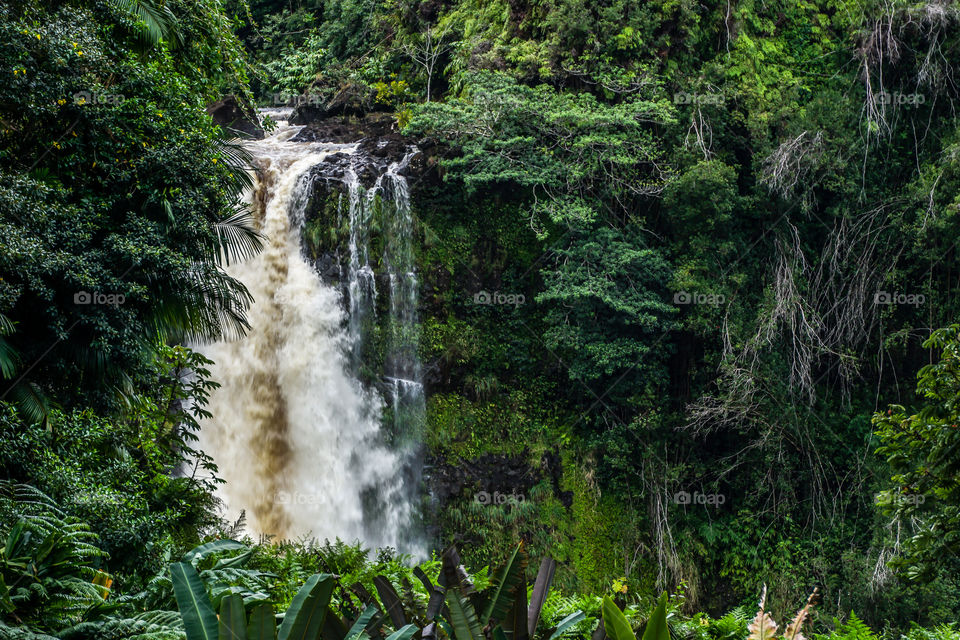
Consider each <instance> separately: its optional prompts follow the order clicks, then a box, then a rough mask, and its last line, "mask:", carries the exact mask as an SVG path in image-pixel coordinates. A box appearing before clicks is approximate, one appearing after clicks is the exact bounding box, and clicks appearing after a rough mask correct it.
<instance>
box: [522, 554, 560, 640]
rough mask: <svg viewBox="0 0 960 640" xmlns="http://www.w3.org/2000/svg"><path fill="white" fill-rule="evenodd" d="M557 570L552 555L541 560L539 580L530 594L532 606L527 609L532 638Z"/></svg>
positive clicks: (529, 630) (528, 629) (538, 572)
mask: <svg viewBox="0 0 960 640" xmlns="http://www.w3.org/2000/svg"><path fill="white" fill-rule="evenodd" d="M556 571H557V561H556V560H554V559H553V558H551V557H550V556H544V557H543V560H541V561H540V570H539V571H537V580H536V582H534V584H533V593H531V594H530V606H529V608H528V610H527V634H528V635H529V636H530V637H531V638H532V637H534V635H536V633H537V623H538V622H539V621H540V611H541V610H542V609H543V603H544V602H546V601H547V594H548V593H550V585H551V584H553V574H554V573H556Z"/></svg>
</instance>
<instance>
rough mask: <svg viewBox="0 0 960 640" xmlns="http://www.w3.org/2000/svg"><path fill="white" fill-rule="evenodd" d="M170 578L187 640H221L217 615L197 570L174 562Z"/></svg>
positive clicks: (190, 565) (185, 563) (185, 564)
mask: <svg viewBox="0 0 960 640" xmlns="http://www.w3.org/2000/svg"><path fill="white" fill-rule="evenodd" d="M170 577H171V578H172V580H173V595H174V597H175V598H176V599H177V608H178V609H180V617H181V618H183V629H184V631H186V633H187V640H219V629H218V626H217V614H216V613H214V612H213V607H212V606H211V605H210V598H208V597H207V590H206V589H205V588H204V587H203V582H201V581H200V576H199V575H198V574H197V570H196V569H194V568H193V565H192V564H190V563H188V562H174V563H172V564H171V565H170Z"/></svg>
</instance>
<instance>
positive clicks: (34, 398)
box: [0, 0, 960, 640]
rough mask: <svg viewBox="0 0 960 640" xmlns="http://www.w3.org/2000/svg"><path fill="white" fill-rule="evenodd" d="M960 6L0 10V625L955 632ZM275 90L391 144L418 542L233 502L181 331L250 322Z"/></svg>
mask: <svg viewBox="0 0 960 640" xmlns="http://www.w3.org/2000/svg"><path fill="white" fill-rule="evenodd" d="M958 26H960V7H958V6H957V5H955V4H954V3H953V2H952V1H950V0H922V1H920V2H914V1H912V0H859V1H854V0H810V1H807V0H766V1H765V2H754V1H753V0H739V1H737V2H734V1H732V0H725V1H717V0H644V1H642V2H641V1H630V0H595V1H594V2H585V1H584V0H482V1H481V0H2V1H0V42H2V48H0V73H2V74H3V76H4V80H5V82H4V85H3V87H2V88H0V374H2V377H3V380H2V381H0V382H2V384H0V389H2V391H0V470H2V473H0V514H2V518H0V638H11V639H12V638H17V639H21V638H22V639H25V640H26V639H31V638H51V637H53V638H63V639H85V638H91V639H93V638H98V639H99V638H138V639H144V640H145V639H147V638H186V639H187V640H197V639H203V640H209V639H210V638H221V639H224V638H237V639H242V638H245V637H251V638H253V637H256V638H260V637H265V638H275V637H279V638H281V640H286V639H287V638H294V637H295V638H304V639H307V638H310V639H317V638H321V637H322V638H323V640H353V639H355V638H359V639H360V640H382V638H384V637H386V638H387V640H410V638H416V639H417V640H421V639H422V640H487V639H488V640H528V638H530V639H535V640H541V639H542V640H558V639H559V638H561V637H568V638H584V639H586V638H591V640H603V639H604V638H605V637H606V636H610V637H611V640H635V639H636V637H641V636H637V635H636V634H642V638H643V640H670V639H671V638H672V639H673V640H746V639H747V638H748V637H749V638H750V640H768V639H772V638H784V640H802V639H803V638H804V635H803V634H807V637H816V638H817V639H818V640H875V639H877V638H880V637H883V638H900V637H906V638H909V640H956V639H958V638H960V627H958V626H957V623H958V616H960V429H958V427H957V424H958V422H960V416H958V413H960V324H957V323H958V322H960V265H957V257H958V247H957V245H958V243H960V115H958V113H957V111H956V107H957V106H958V105H960V84H958V83H960V78H958V77H956V73H955V67H956V66H957V64H958V62H960V50H958V47H960V39H958V34H960V30H958ZM224 101H226V102H227V103H228V104H231V105H234V107H235V112H234V113H233V115H232V116H231V117H230V118H227V120H232V122H225V121H224V118H223V117H222V116H220V115H218V113H219V112H217V111H216V110H215V109H213V108H211V105H214V104H224ZM258 108H260V109H265V110H264V111H263V112H262V113H261V115H258ZM277 108H287V109H288V110H290V109H292V114H291V116H290V117H291V122H294V123H296V124H298V125H303V126H304V130H305V131H311V132H313V135H314V136H315V139H318V140H324V139H327V138H324V136H328V137H329V136H330V135H333V134H332V133H331V132H335V133H336V135H337V136H340V137H341V138H343V140H345V141H348V142H355V141H360V144H361V145H362V144H364V143H363V140H365V139H376V138H377V137H378V136H379V137H380V138H382V139H383V140H384V141H387V140H391V141H394V142H395V143H397V144H400V143H402V145H415V146H416V149H417V152H416V156H415V160H414V161H413V162H415V163H416V165H417V172H416V174H415V175H413V174H411V175H412V177H411V178H409V183H410V203H411V204H410V206H411V211H412V213H411V215H412V219H413V221H414V228H415V231H414V255H413V258H412V259H413V260H414V263H415V269H416V273H417V276H418V284H419V287H420V290H419V302H418V309H417V322H416V326H415V334H416V335H415V339H416V343H417V345H418V347H417V356H418V359H419V362H421V363H422V369H423V384H424V388H425V391H426V394H425V403H426V404H425V416H424V419H423V423H422V425H421V429H420V431H419V433H418V436H417V440H418V442H419V446H420V452H421V455H422V461H423V463H424V465H425V469H426V470H427V472H425V473H424V475H423V480H422V486H420V487H419V491H420V494H419V495H420V502H419V503H418V512H419V516H418V521H417V522H418V526H420V527H421V529H422V537H423V541H424V545H425V548H426V549H427V554H426V555H427V556H428V557H427V558H422V557H413V556H411V555H408V554H406V553H404V552H403V550H398V549H394V548H380V549H367V548H366V547H365V546H364V542H363V541H362V540H353V539H349V538H347V539H345V540H340V539H332V540H316V539H310V538H309V537H306V536H305V537H301V538H297V539H291V540H286V539H280V538H278V537H272V536H269V535H265V536H254V535H248V533H247V532H246V531H245V529H244V522H243V520H242V519H241V520H240V521H236V522H233V521H230V520H228V519H227V518H225V516H224V514H223V511H222V509H221V508H220V507H221V504H220V499H219V498H218V490H219V489H220V488H221V487H222V485H223V483H224V481H223V480H222V478H221V477H220V476H219V475H218V468H217V464H216V462H215V460H214V458H213V457H212V453H213V452H211V451H205V450H203V448H202V446H201V444H202V442H201V439H200V438H199V435H200V433H201V431H202V428H203V423H204V421H205V420H208V419H209V418H211V417H212V416H211V413H210V411H209V408H210V405H209V400H210V398H211V395H212V394H215V393H216V392H217V389H218V388H219V387H220V382H219V381H218V380H217V379H216V376H215V375H214V374H213V373H212V371H213V370H212V367H213V365H214V364H215V363H214V362H212V361H211V360H210V359H209V358H208V357H206V356H205V355H203V345H204V344H207V343H210V342H213V341H223V340H237V339H241V338H242V336H244V335H245V334H246V333H247V332H249V331H250V330H251V324H250V320H249V317H248V309H249V308H250V306H251V304H253V303H254V302H255V300H254V296H252V295H251V293H250V291H248V289H247V287H246V286H245V285H244V283H243V282H241V281H240V280H239V279H238V278H236V277H234V276H233V275H231V273H232V272H231V271H230V268H231V267H232V266H234V265H236V264H237V263H240V262H242V261H244V260H247V259H248V258H250V257H252V256H254V255H256V254H257V253H258V252H260V251H261V250H262V248H263V246H264V243H265V242H266V240H267V239H266V238H265V237H264V235H263V233H262V229H259V228H258V225H257V222H256V220H255V219H254V215H253V213H252V212H251V210H250V207H248V206H247V205H246V204H245V203H244V200H243V197H244V196H243V194H244V191H245V190H246V189H249V188H251V187H252V185H253V180H254V179H253V177H252V176H251V158H250V153H249V150H248V149H247V148H245V146H244V144H245V143H244V138H243V136H242V135H241V137H239V138H238V137H237V136H238V133H241V132H239V131H238V129H241V130H245V131H246V133H247V135H249V134H251V132H252V134H253V135H254V137H256V136H260V137H262V136H263V132H264V130H266V132H267V133H269V132H270V131H271V130H272V129H273V128H274V127H275V126H276V122H275V118H277V117H279V116H278V115H277V113H279V112H278V111H277ZM263 114H268V115H265V116H264V115H263ZM374 131H375V132H376V134H372V133H371V132H374ZM371 136H372V138H371ZM329 139H331V140H332V139H333V138H329ZM341 141H342V140H341V139H340V138H337V142H341ZM397 141H399V142H397ZM374 146H375V145H374ZM383 148H384V149H386V150H387V151H384V153H387V152H388V151H389V149H392V147H391V146H390V145H389V144H387V145H386V146H384V147H383ZM342 197H343V196H342V194H338V193H336V192H332V194H331V196H330V198H329V199H328V200H326V201H319V200H318V201H316V202H311V205H310V206H311V207H312V208H310V209H309V210H308V214H307V219H306V222H305V224H304V228H303V249H304V252H305V254H306V255H308V256H309V257H310V258H311V259H314V260H316V261H317V264H320V262H321V261H322V259H323V257H324V256H328V255H330V254H332V253H336V251H337V247H340V246H343V245H344V243H345V242H346V238H345V236H344V231H343V229H342V228H338V227H337V224H339V223H338V222H337V220H336V219H335V218H334V217H332V216H334V214H335V212H336V211H338V209H337V206H338V205H337V202H339V201H340V200H339V199H342ZM332 212H333V213H332ZM372 246H373V248H372V251H373V254H374V256H373V261H374V262H375V263H377V264H380V263H383V262H384V261H387V262H389V260H390V259H391V256H389V255H387V252H385V250H383V249H381V248H378V245H377V243H376V242H374V243H373V245H372ZM394 329H395V328H394ZM378 331H379V332H380V333H377V334H376V335H377V336H378V338H377V339H376V340H373V341H371V342H370V343H369V344H367V345H366V346H365V352H364V354H363V358H364V362H365V366H366V369H364V373H363V376H365V377H366V380H365V381H366V382H368V383H370V384H373V378H375V377H376V374H375V373H373V372H374V371H375V370H376V369H377V367H376V366H375V365H376V363H378V362H382V361H383V360H385V359H386V357H387V356H386V355H385V353H384V351H385V349H386V348H387V347H386V346H385V344H386V343H387V341H388V340H389V333H390V331H391V328H390V327H381V328H380V329H378ZM198 345H199V346H198ZM389 413H390V412H389V411H387V412H385V414H384V422H387V421H388V419H389V417H390V416H389ZM277 473H281V471H280V470H278V471H277ZM344 535H346V534H344ZM238 540H239V541H238ZM661 594H664V595H663V596H662V597H661ZM811 594H813V595H811ZM758 601H759V603H760V604H759V608H760V611H759V613H757V603H758ZM768 609H769V612H768ZM798 609H799V610H800V611H799V613H796V612H797V610H798ZM774 620H777V621H781V624H780V625H779V626H778V625H776V624H775V623H774V622H773V621H774ZM791 621H792V622H791ZM363 636H366V639H364V638H363Z"/></svg>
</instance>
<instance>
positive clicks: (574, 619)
mask: <svg viewBox="0 0 960 640" xmlns="http://www.w3.org/2000/svg"><path fill="white" fill-rule="evenodd" d="M586 617H587V616H586V615H584V613H583V611H575V612H574V613H571V614H570V615H568V616H567V617H566V618H564V619H563V620H561V621H560V623H559V624H557V628H556V630H555V631H554V632H553V633H551V634H550V639H549V640H557V638H559V637H560V636H562V635H563V634H565V633H566V632H567V631H569V630H570V628H571V627H574V626H576V625H577V624H579V623H580V622H581V621H582V620H583V619H584V618H586Z"/></svg>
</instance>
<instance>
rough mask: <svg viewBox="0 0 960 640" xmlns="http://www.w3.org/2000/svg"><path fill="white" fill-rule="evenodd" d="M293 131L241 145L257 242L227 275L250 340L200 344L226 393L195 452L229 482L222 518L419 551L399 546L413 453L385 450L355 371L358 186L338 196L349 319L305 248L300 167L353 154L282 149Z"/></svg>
mask: <svg viewBox="0 0 960 640" xmlns="http://www.w3.org/2000/svg"><path fill="white" fill-rule="evenodd" d="M298 129H299V128H298V127H290V126H288V125H287V124H286V123H285V122H281V123H280V126H279V127H278V129H277V130H276V131H275V132H274V133H273V134H272V135H270V136H268V137H267V138H265V139H264V140H261V141H257V142H250V143H248V148H249V150H250V152H251V153H252V155H253V157H254V160H255V163H256V164H257V167H258V169H259V171H258V172H257V173H258V175H257V178H256V184H255V186H254V189H253V191H252V193H251V194H249V200H250V203H251V205H252V208H253V211H254V214H255V217H256V220H257V223H258V225H259V228H260V231H261V232H262V233H263V235H264V237H265V246H264V250H263V251H262V252H261V253H260V254H259V255H257V256H256V257H254V258H251V259H249V260H247V261H244V262H242V263H239V264H235V265H231V266H230V267H229V268H228V271H229V272H230V274H231V275H232V276H234V277H236V278H238V279H239V280H240V281H241V282H243V283H244V284H245V285H246V286H247V288H248V289H249V291H250V293H251V294H252V295H253V297H254V299H255V303H254V304H253V306H252V307H251V309H250V311H249V320H250V325H251V329H250V331H249V332H248V334H247V335H246V336H245V337H244V338H242V339H239V340H234V341H224V342H218V343H214V344H210V345H204V346H202V347H200V350H201V351H203V353H204V354H205V355H207V356H208V357H209V358H211V359H212V360H213V361H214V362H215V364H214V365H213V366H212V368H211V369H212V375H213V378H214V379H215V380H216V381H218V382H219V383H220V384H221V385H222V386H221V387H220V388H219V389H217V390H216V391H215V392H214V393H213V394H212V395H211V400H210V405H209V407H208V408H209V410H210V411H211V413H212V414H213V417H212V418H210V419H208V420H205V421H204V422H203V424H202V429H201V434H200V437H201V443H200V445H201V448H202V449H203V450H204V451H207V452H208V453H209V454H210V455H212V456H213V458H214V460H215V462H216V463H217V465H218V467H219V470H220V476H221V477H222V478H224V479H225V480H226V483H225V484H223V485H222V489H221V495H220V497H221V498H222V500H223V501H224V503H225V505H226V508H227V512H228V516H231V517H236V516H237V515H238V514H239V513H240V511H241V510H243V511H244V512H245V513H246V516H247V527H248V529H249V530H250V531H251V532H253V533H268V534H274V535H276V536H278V537H280V538H293V537H300V536H314V537H317V538H321V539H322V538H330V539H333V538H334V537H340V538H342V539H345V540H348V541H352V540H356V539H360V540H362V541H363V542H364V543H365V544H367V545H371V546H373V545H375V546H394V547H399V548H400V549H401V551H406V552H416V551H417V550H415V549H411V548H410V547H409V545H406V546H405V545H404V544H403V543H404V540H405V539H406V536H405V531H406V528H407V527H408V524H409V521H410V517H411V513H412V508H411V502H410V499H409V498H410V490H409V487H408V486H406V485H405V481H404V479H405V477H407V476H409V473H410V472H409V456H408V455H407V454H406V453H405V452H403V451H400V452H397V451H395V450H394V449H393V448H392V447H389V446H388V445H387V443H386V442H385V439H384V437H383V434H381V431H380V423H381V420H382V415H383V414H382V412H383V410H384V403H383V402H382V400H381V398H380V396H379V395H378V394H377V393H376V391H375V390H370V389H364V388H363V386H362V385H361V384H360V382H359V381H358V379H357V377H356V375H355V371H354V368H353V366H352V365H351V354H353V353H356V350H355V347H356V344H355V343H356V341H357V336H356V335H355V331H356V329H355V326H356V327H359V326H360V322H361V320H362V314H363V313H364V312H365V311H367V310H372V308H373V307H372V302H373V301H374V300H375V298H376V285H375V282H374V278H373V272H372V269H370V265H369V262H368V260H369V256H368V255H367V249H366V246H367V240H366V238H365V237H364V233H365V232H364V229H365V222H364V220H363V219H362V216H364V215H367V213H368V212H366V210H367V209H368V207H365V206H362V203H360V202H359V201H357V202H353V201H352V200H353V198H354V197H356V198H359V197H360V192H359V185H358V184H356V185H354V186H353V187H350V188H349V189H348V191H349V194H350V198H351V204H350V211H351V216H352V215H354V214H356V215H358V216H361V218H357V219H356V220H354V219H353V218H351V237H350V267H349V269H350V270H351V272H354V274H355V277H354V279H353V280H352V281H351V283H350V290H349V292H348V295H349V297H350V300H349V305H347V308H346V309H344V305H343V304H342V302H343V301H342V293H341V291H340V290H339V289H338V288H337V287H335V286H333V285H331V284H327V283H325V282H323V281H322V280H321V278H320V277H319V275H318V274H317V272H316V271H315V270H314V269H313V267H312V266H311V265H310V263H309V262H308V261H307V260H306V259H305V258H304V256H303V255H302V252H301V239H300V235H301V228H300V226H301V225H302V224H303V219H304V209H305V208H306V206H307V203H308V201H309V199H310V195H311V190H312V181H311V180H310V174H309V170H310V169H311V168H312V167H314V166H315V165H317V164H318V163H320V162H321V161H323V160H324V158H325V157H327V156H328V155H330V154H333V153H337V152H340V153H343V152H347V153H352V152H353V151H354V150H355V147H354V146H350V145H336V144H323V143H321V144H316V143H294V142H291V141H290V138H291V137H292V136H293V135H294V134H295V133H296V132H297V130H298ZM386 180H387V181H388V182H390V183H391V184H394V185H395V184H396V182H395V181H394V178H392V177H391V178H386ZM355 182H356V181H355ZM348 186H349V185H348ZM394 188H395V187H394ZM404 197H406V195H404ZM405 206H406V207H407V209H406V211H407V214H406V215H409V202H407V204H406V205H405ZM354 231H356V234H357V235H356V236H355V235H354ZM398 264H399V263H398ZM403 268H408V269H409V268H410V265H409V264H407V265H406V266H405V267H403ZM393 295H394V294H393V291H392V290H391V296H393ZM398 295H399V294H398ZM404 295H408V294H404ZM414 295H415V294H414ZM414 301H415V298H414ZM401 306H402V305H401ZM414 313H415V312H414ZM345 314H348V317H345Z"/></svg>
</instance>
